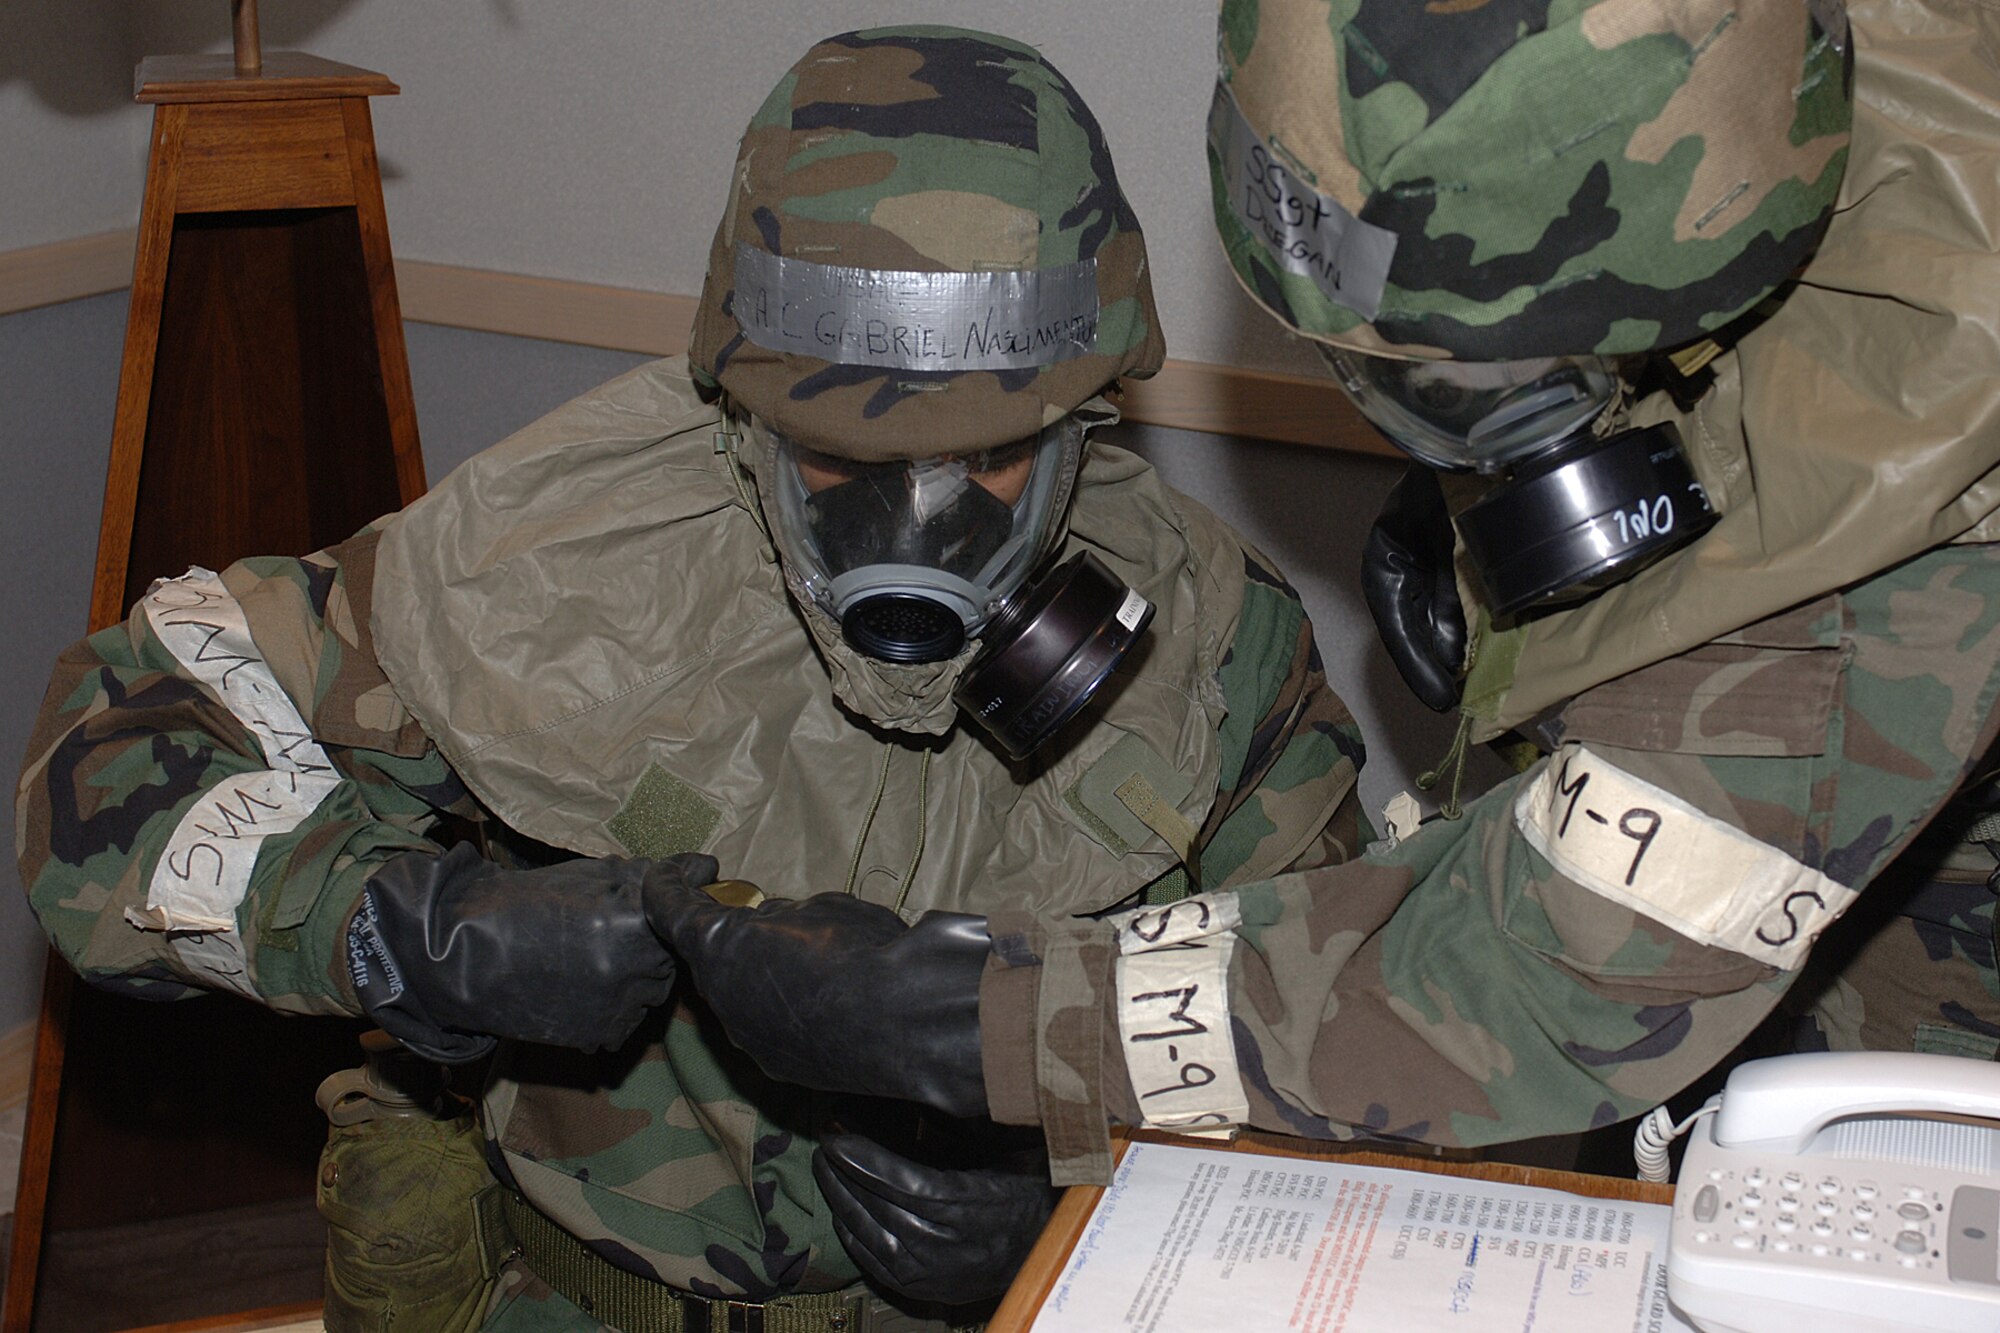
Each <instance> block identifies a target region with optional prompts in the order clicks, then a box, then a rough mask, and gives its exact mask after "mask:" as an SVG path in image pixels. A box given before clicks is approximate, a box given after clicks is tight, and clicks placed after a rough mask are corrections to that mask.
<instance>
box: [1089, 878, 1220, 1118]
mask: <svg viewBox="0 0 2000 1333" xmlns="http://www.w3.org/2000/svg"><path fill="white" fill-rule="evenodd" d="M1242 921H1243V915H1242V911H1241V909H1240V907H1239V905H1238V903H1237V899H1236V895H1235V894H1233V893H1220V894H1201V895H1198V896H1196V897H1192V898H1185V899H1182V900H1181V901H1180V902H1177V903H1172V904H1170V905H1168V906H1166V907H1148V908H1144V909H1141V910H1140V911H1137V912H1129V913H1126V914H1125V915H1124V916H1121V917H1117V918H1114V921H1113V924H1114V925H1116V926H1117V928H1118V950H1119V956H1118V1033H1119V1038H1120V1042H1121V1044H1122V1045H1123V1047H1124V1051H1125V1068H1126V1071H1127V1073H1128V1074H1129V1075H1130V1076H1131V1079H1132V1091H1133V1093H1134V1094H1135V1095H1136V1096H1137V1097H1138V1100H1139V1109H1140V1112H1141V1114H1142V1115H1143V1117H1144V1119H1145V1123H1146V1124H1147V1125H1148V1126H1149V1127H1151V1128H1154V1129H1178V1130H1193V1129H1219V1128H1226V1127H1228V1126H1231V1125H1240V1124H1242V1123H1243V1122H1244V1121H1245V1120H1247V1119H1248V1118H1249V1115H1250V1102H1249V1098H1248V1097H1247V1096H1246V1095H1245V1094H1244V1091H1243V1076H1242V1074H1241V1073H1240V1072H1239V1070H1238V1067H1237V1063H1236V1040H1235V1037H1234V1036H1233V1035H1232V1034H1231V1033H1230V1030H1229V959H1230V955H1231V954H1232V953H1233V952H1234V951H1235V948H1236V935H1235V930H1236V928H1237V926H1239V925H1241V924H1242Z"/></svg>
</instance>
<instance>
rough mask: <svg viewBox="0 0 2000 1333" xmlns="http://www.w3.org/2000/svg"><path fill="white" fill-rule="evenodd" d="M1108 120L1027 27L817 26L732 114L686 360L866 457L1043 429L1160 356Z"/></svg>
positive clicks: (821, 444) (790, 423)
mask: <svg viewBox="0 0 2000 1333" xmlns="http://www.w3.org/2000/svg"><path fill="white" fill-rule="evenodd" d="M1164 351H1165V348H1164V344H1163V342H1162V339H1161V336H1160V331H1159V318H1158V315H1157V314H1156V312H1155V310H1154V306H1153V287H1152V280H1151V278H1150V276H1149V274H1148V272H1147V267H1146V245H1145V240H1144V238H1143V237H1142V236H1141V235H1140V233H1139V224H1138V219H1137V218H1135V217H1134V216H1133V213H1132V208H1131V205H1129V204H1128V203H1126V201H1125V196H1124V194H1123V193H1122V192H1121V191H1120V190H1119V188H1118V179H1117V177H1116V175H1115V174H1114V173H1113V171H1112V166H1111V154H1110V152H1109V150H1108V149H1106V147H1105V144H1104V134H1103V131H1101V130H1100V129H1099V128H1098V124H1097V120H1096V118H1095V117H1093V116H1092V115H1091V113H1090V109H1089V108H1088V107H1086V106H1085V105H1084V104H1083V99H1082V98H1081V97H1079V96H1078V95H1077V92H1076V89H1074V88H1073V87H1071V86H1070V83H1069V81H1068V80H1067V79H1065V78H1063V76H1062V75H1061V74H1059V73H1058V72H1057V71H1056V70H1055V68H1054V67H1053V66H1052V65H1050V64H1049V63H1048V61H1046V60H1044V59H1043V58H1042V57H1041V55H1040V54H1039V53H1037V52H1036V51H1035V50H1034V49H1033V48H1031V47H1027V46H1023V45H1021V44H1020V43H1018V42H1012V41H1009V40H1007V39H1005V38H1002V37H994V36H989V35H987V34H985V33H978V32H968V31H965V30H963V29H958V28H944V27H930V26H912V27H895V28H876V29H871V30H868V31H864V32H851V33H845V34H843V35H841V36H838V37H832V38H829V39H827V40H826V41H823V42H821V43H819V44H818V45H817V46H815V47H813V48H812V50H810V51H808V52H807V53H806V55H805V58H804V59H802V60H801V61H799V63H798V64H796V65H794V66H793V67H792V69H791V70H790V71H789V72H788V73H787V74H786V75H785V77H784V78H783V79H782V80H780V81H779V83H778V86H777V87H776V88H775V89H773V90H772V92H771V95H770V96H769V97H768V98H766V99H765V101H764V105H763V107H762V108H761V109H760V110H759V111H758V112H757V116H756V119H755V120H753V121H752V122H751V124H750V128H749V129H748V130H746V131H745V132H744V135H743V142H742V145H741V147H740V148H739V150H738V153H737V158H736V172H735V176H734V179H733V181H732V188H731V191H730V196H729V207H728V210H727V211H726V212H725V213H724V214H723V218H722V225H721V226H719V227H718V228H716V233H715V243H714V245H713V246H712V247H711V249H710V251H709V260H708V279H707V281H706V283H705V284H704V285H703V288H702V296H701V308H700V310H699V312H698V313H697V314H696V316H695V324H694V333H693V338H692V343H691V346H690V347H689V350H688V359H689V361H690V362H691V363H692V365H693V367H694V371H695V374H696V376H697V378H699V379H704V380H706V381H707V382H709V383H711V384H716V383H719V384H720V385H721V387H722V388H723V389H725V390H727V391H728V393H729V395H730V396H731V397H732V398H733V399H735V401H736V402H737V403H738V404H739V405H741V406H743V407H745V408H747V409H749V410H750V411H751V412H753V413H755V414H756V415H757V416H759V417H760V418H762V419H763V420H764V421H766V422H767V423H769V424H770V425H772V426H774V427H776V428H777V429H778V430H780V431H782V432H783V433H784V434H786V435H788V436H790V437H791V438H792V439H795V440H797V441H799V442H801V443H803V444H806V445H809V446H811V447H813V448H816V449H820V450H823V451H825V452H829V453H835V454H840V455H844V456H848V457H853V458H860V459H869V460H886V459H892V458H908V457H922V456H927V455H934V454H939V453H958V452H963V451H967V450H973V449H984V448H990V447H993V446H996V445H1000V444H1004V443H1007V442H1009V441H1011V440H1017V439H1021V438H1023V437H1025V436H1029V435H1032V434H1034V433H1035V432H1037V431H1039V430H1040V429H1041V428H1042V427H1043V426H1045V425H1047V424H1048V423H1050V422H1052V421H1055V420H1057V419H1059V418H1060V417H1062V416H1063V415H1064V414H1065V413H1068V412H1070V411H1072V410H1074V409H1075V408H1077V407H1078V406H1080V405H1081V404H1083V403H1084V402H1086V401H1087V400H1089V399H1090V398H1091V397H1092V396H1094V395H1095V394H1097V393H1098V392H1100V391H1101V390H1103V389H1104V388H1105V387H1106V386H1107V385H1109V384H1110V383H1111V382H1112V381H1113V380H1115V379H1116V378H1117V377H1118V376H1120V375H1135V376H1145V375H1151V374H1152V373H1153V372H1155V371H1156V370H1158V369H1159V366H1160V360H1161V357H1162V356H1163V355H1164Z"/></svg>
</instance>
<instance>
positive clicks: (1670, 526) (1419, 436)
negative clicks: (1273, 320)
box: [1319, 344, 1719, 616]
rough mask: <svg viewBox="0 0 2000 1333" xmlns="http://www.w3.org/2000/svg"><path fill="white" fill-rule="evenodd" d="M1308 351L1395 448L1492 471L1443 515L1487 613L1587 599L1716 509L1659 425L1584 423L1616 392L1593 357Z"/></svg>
mask: <svg viewBox="0 0 2000 1333" xmlns="http://www.w3.org/2000/svg"><path fill="white" fill-rule="evenodd" d="M1319 346H1320V351H1321V353H1322V354H1323V355H1324V356H1325V357H1326V360H1327V363H1328V364H1329V365H1330V366H1331V367H1332V368H1333V372H1334V374H1335V376H1337V377H1338V379H1339V381H1340V386H1341V388H1342V389H1344V390H1346V392H1347V396H1348V397H1349V398H1351V399H1352V400H1353V401H1354V405H1355V406H1356V407H1358V408H1359V409H1361V413H1362V415H1364V416H1366V417H1367V418H1368V419H1369V420H1370V421H1371V422H1373V423H1374V424H1375V426H1376V427H1377V428H1378V429H1380V430H1381V431H1382V433H1383V434H1385V435H1387V436H1388V437H1389V439H1390V440H1391V442H1393V443H1394V444H1395V445H1396V446H1397V447H1398V448H1400V449H1402V450H1403V452H1405V453H1407V454H1409V455H1410V456H1411V457H1412V458H1415V459H1416V460H1417V461H1418V462H1420V463H1423V464H1425V465H1426V466H1429V467H1433V468H1436V469H1438V470H1439V471H1444V472H1477V473H1479V474H1481V475H1482V476H1484V477H1487V478H1490V479H1491V483H1492V484H1491V485H1490V486H1489V487H1488V489H1487V490H1486V492H1485V494H1483V495H1481V496H1480V497H1479V499H1477V500H1476V501H1474V502H1473V503H1472V504H1470V505H1468V506H1467V507H1465V508H1464V509H1462V510H1460V511H1459V512H1458V513H1456V514H1455V515H1453V523H1454V525H1455V526H1456V528H1457V530H1458V537H1459V540H1460V541H1461V542H1463V543H1464V545H1465V550H1466V553H1467V554H1468V555H1469V556H1470V557H1471V559H1472V567H1473V570H1474V571H1475V572H1476V573H1477V575H1478V576H1479V582H1480V583H1481V585H1482V586H1483V589H1484V591H1485V593H1486V597H1487V602H1488V605H1489V606H1490V607H1491V609H1492V611H1493V613H1494V614H1495V615H1502V616H1505V615H1512V614H1514V613H1516V612H1518V611H1524V610H1527V609H1529V608H1531V607H1537V606H1555V605H1560V604H1563V603H1566V602H1573V601H1578V600H1581V599H1583V598H1585V597H1589V596H1591V595H1593V594H1595V593H1597V592H1600V591H1602V590H1603V589H1605V588H1607V587H1610V586H1611V585H1612V584H1615V583H1619V582H1622V581H1623V580H1625V579H1628V578H1630V577H1631V576H1632V575H1634V574H1636V573H1638V572H1639V571H1640V570H1642V569H1644V568H1645V567H1646V566H1647V565H1650V564H1652V563H1653V562H1654V561H1656V560H1658V559H1660V558H1661V557H1663V556H1665V555H1668V554H1671V553H1672V552H1674V551H1677V550H1679V549H1680V548H1681V547H1683V546H1686V545H1687V544H1688V543H1689V542H1691V541H1693V540H1694V539H1695V538H1696V537H1699V536H1700V535H1701V534H1702V533H1704V532H1706V531H1708V529H1709V528H1711V527H1713V526H1714V525H1715V521H1716V519H1717V518H1718V517H1719V516H1718V515H1717V514H1716V512H1715V510H1714V508H1713V507H1712V506H1711V505H1710V504H1709V502H1708V493H1707V492H1706V491H1705V490H1703V489H1702V485H1701V482H1700V481H1698V480H1697V479H1696V477H1695V475H1694V469H1693V468H1692V467H1691V466H1690V465H1689V463H1688V459H1687V453H1686V451H1685V449H1683V448H1682V445H1681V437H1680V431H1679V430H1678V429H1677V428H1676V427H1675V426H1673V425H1672V424H1671V423H1667V422H1663V423H1661V424H1659V425H1656V426H1647V427H1643V428H1640V429H1636V430H1623V431H1608V432H1603V433H1600V432H1599V430H1597V429H1593V428H1594V427H1595V426H1596V424H1597V422H1598V419H1599V418H1600V417H1602V416H1603V415H1604V413H1605V412H1606V411H1607V410H1609V409H1610V407H1611V406H1612V404H1613V403H1615V402H1616V401H1617V399H1618V395H1619V383H1618V376H1617V374H1616V372H1615V371H1614V370H1613V368H1612V366H1611V363H1610V362H1608V361H1607V360H1605V359H1604V358H1602V357H1595V356H1565V357H1539V358H1536V359H1533V360H1527V361H1405V360H1398V359H1395V358H1390V357H1381V356H1371V355H1368V354H1366V353H1362V352H1353V351H1349V350H1347V349H1345V348H1336V347H1328V346H1325V345H1324V344H1321V345H1319Z"/></svg>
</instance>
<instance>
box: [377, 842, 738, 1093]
mask: <svg viewBox="0 0 2000 1333" xmlns="http://www.w3.org/2000/svg"><path fill="white" fill-rule="evenodd" d="M715 869H716V867H715V858H713V857H709V856H673V857H668V858H666V859H665V860H660V861H627V860H623V859H621V858H618V857H605V858H603V859H596V860H594V859H589V858H585V859H582V860H577V861H565V862H563V863H561V864H559V865H552V866H542V867H539V868H536V869H529V870H511V869H508V868H506V867H504V866H499V865H495V864H494V863H492V862H491V861H487V860H483V859H482V858H481V857H480V856H479V854H478V853H477V852H475V851H474V850H473V849H472V848H471V847H470V846H468V845H466V844H463V843H461V844H459V845H458V846H456V847H454V848H452V849H451V850H450V851H448V852H446V853H445V854H444V855H443V856H431V855H429V854H427V853H421V852H408V853H405V854H404V855H402V856H399V857H397V858H396V859H395V860H393V861H391V862H389V863H388V864H387V865H385V866H383V867H382V868H381V869H380V870H378V871H376V872H375V874H374V875H373V876H371V877H370V878H369V880H368V887H367V889H366V890H365V891H364V892H363V894H362V899H361V904H360V906H359V907H358V908H356V910H355V913H354V918H353V920H352V921H351V922H350V923H349V925H348V930H347V962H348V966H349V967H350V968H351V969H352V972H353V977H354V989H355V991H356V993H357V994H358V995H359V996H360V998H361V1004H362V1007H363V1008H364V1009H366V1010H367V1011H368V1016H369V1017H370V1018H372V1019H374V1020H375V1021H376V1022H377V1023H379V1024H381V1026H382V1028H383V1030H384V1031H386V1032H387V1033H388V1034H389V1035H390V1036H392V1037H394V1038H396V1040H398V1041H400V1042H402V1043H403V1044H404V1045H405V1046H407V1047H409V1048H410V1049H411V1050H413V1051H416V1052H417V1053H418V1054H420V1055H425V1056H428V1057H430V1058H431V1059H433V1060H441V1061H443V1062H445V1063H447V1064H459V1063H463V1062H465V1061H468V1060H476V1059H478V1058H480V1057H481V1056H483V1055H485V1054H486V1053H487V1052H488V1051H490V1050H492V1049H493V1044H494V1038H496V1037H511V1038H514V1039H516V1040H520V1041H533V1042H542V1043H545V1044H547V1045H550V1046H569V1047H574V1048H576V1049H578V1050H585V1051H594V1050H607V1049H611V1048H614V1047H617V1046H620V1045H622V1044H623V1043H624V1041H625V1039H626V1038H627V1037H629V1036H631V1035H632V1030H633V1029H634V1028H635V1027H637V1026H638V1025H639V1021H640V1020H641V1019H642V1018H644V1017H645V1015H646V1011H647V1010H649V1009H651V1008H654V1007H655V1006H658V1005H661V1004H664V1003H666V1000H667V997H668V993H669V992H670V991H671V990H672V989H673V984H674V960H673V955H672V954H670V953H669V952H668V951H667V950H666V948H665V947H664V946H662V944H661V943H660V940H659V937H658V936H656V935H655V934H654V933H653V931H652V930H651V928H650V927H648V926H647V924H646V915H645V911H644V908H643V906H642V902H641V886H642V885H646V884H653V883H658V884H671V885H674V886H677V887H684V888H685V889H686V890H687V891H688V892H689V893H693V894H696V895H698V896H699V895H700V894H701V890H700V888H699V887H698V886H699V885H703V884H707V883H709V882H710V881H712V880H713V879H714V878H715Z"/></svg>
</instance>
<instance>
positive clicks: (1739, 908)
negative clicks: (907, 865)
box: [1514, 745, 1855, 972]
mask: <svg viewBox="0 0 2000 1333" xmlns="http://www.w3.org/2000/svg"><path fill="white" fill-rule="evenodd" d="M1514 823H1515V825H1516V826H1517V827H1519V828H1520V830H1521V836H1522V837H1524V838H1526V839H1527V840H1528V842H1529V844H1530V845H1531V846H1533V847H1534V849H1535V850H1536V851H1538V852H1540V853H1541V854H1542V855H1543V856H1544V857H1546V858H1547V859H1548V861H1549V863H1550V864H1551V865H1553V866H1554V867H1555V868H1556V869H1557V870H1558V871H1560V872H1562V873H1563V874H1564V875H1567V876H1568V877H1569V878H1570V879H1573V880H1575V881H1576V882H1577V883H1579V884H1581V885H1583V886H1584V887H1585V888H1587V889H1590V890H1591V891H1592V892H1594V893H1597V894H1600V895H1602V896H1603V897H1606V898H1609V899H1611V900H1612V901H1613V902H1616V903H1620V904H1623V905H1624V906H1626V907H1629V908H1631V909H1632V910H1633V911H1636V912H1639V913H1642V914H1643V915H1645V916H1648V917H1650V918H1652V919H1653V920H1655V921H1657V922H1659V923H1660V924H1661V925H1664V926H1667V927H1669V928H1670V929H1672V930H1675V931H1678V932H1679V933H1681V934H1682V935H1685V936H1687V937H1688V938H1689V939H1691V940H1694V941H1696V942H1697V943H1700V944H1706V945H1711V946H1713V947H1716V948H1721V949H1729V950H1732V951H1734V952H1736V953H1740V954H1743V955H1744V956H1745V957H1748V958H1754V959H1756V960H1757V961H1759V962H1762V963H1769V964H1770V965H1771V966H1773V967H1777V968H1781V969H1783V970H1785V971H1787V972H1790V971H1794V970H1796V969H1797V968H1798V967H1799V965H1800V964H1801V963H1802V962H1804V961H1805V956H1806V953H1807V951H1808V950H1810V949H1811V948H1812V944H1813V941H1814V940H1815V939H1817V938H1818V937H1819V933H1820V932H1821V931H1822V930H1824V929H1826V927H1827V926H1829V925H1831V924H1832V923H1833V922H1834V920H1835V919H1836V918H1838V917H1839V916H1840V914H1841V913H1842V912H1844V911H1846V910H1847V906H1848V904H1849V903H1851V902H1853V901H1854V897H1855V891H1854V890H1853V889H1851V888H1849V887H1848V886H1846V885H1844V884H1841V883H1838V882H1837V881H1835V880H1832V879H1829V878H1828V877H1827V876H1826V875H1824V874H1822V873H1820V872H1819V871H1817V870H1815V869H1813V868H1812V867H1811V866H1808V865H1806V864H1804V863H1803V862H1800V861H1797V860H1794V859H1793V858H1792V857H1790V856H1787V855H1786V854H1785V853H1783V852H1781V851H1779V850H1778V849H1777V848H1775V847H1773V846H1771V845H1770V844H1769V843H1765V842H1759V841H1758V840H1757V839H1755V838H1753V837H1751V836H1750V835H1749V834H1747V833H1745V832H1743V831H1742V830H1741V829H1738V828H1735V827H1733V826H1732V825H1729V824H1726V823H1723V822H1722V821H1721V820H1718V819H1715V818H1713V817H1712V816H1710V815H1707V814H1704V813H1703V812H1701V811H1700V810H1697V809H1695V808H1694V807H1693V806H1692V805H1689V804H1688V803H1687V802H1686V801H1684V800H1682V799H1681V798H1680V797H1678V796H1675V795H1674V794H1673V793H1671V792H1669V791H1667V790H1666V789H1664V788H1662V787H1657V786H1655V785H1653V784H1652V783H1650V782H1647V781H1645V780H1644V779H1642V778H1638V777H1634V776H1633V775H1632V774H1630V773H1627V772H1625V771H1624V770H1623V769H1620V768H1618V767H1617V766H1616V765H1614V764H1612V763H1610V762H1609V761H1608V760H1606V759H1604V758H1603V757H1602V756H1600V755H1596V754H1592V753H1591V752H1590V751H1589V750H1587V749H1585V748H1584V747H1583V746H1581V745H1565V746H1564V747H1563V748H1562V749H1561V750H1559V751H1557V752H1556V754H1555V756H1554V757H1553V758H1551V759H1550V761H1549V763H1548V764H1547V766H1546V767H1544V768H1543V769H1542V771H1541V773H1540V774H1539V775H1538V776H1537V777H1536V778H1535V780H1534V781H1533V782H1531V783H1529V784H1528V785H1527V786H1526V787H1525V788H1524V789H1523V790H1522V792H1521V794H1520V795H1519V796H1518V797H1517V798H1515V801H1514Z"/></svg>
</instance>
